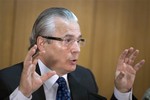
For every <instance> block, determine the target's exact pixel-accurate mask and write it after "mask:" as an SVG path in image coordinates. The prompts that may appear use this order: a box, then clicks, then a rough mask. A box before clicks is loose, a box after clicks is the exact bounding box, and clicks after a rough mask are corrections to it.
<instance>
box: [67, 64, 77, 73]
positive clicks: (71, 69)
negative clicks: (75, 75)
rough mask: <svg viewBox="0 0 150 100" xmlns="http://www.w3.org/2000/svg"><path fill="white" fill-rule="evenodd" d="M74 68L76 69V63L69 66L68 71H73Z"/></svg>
mask: <svg viewBox="0 0 150 100" xmlns="http://www.w3.org/2000/svg"><path fill="white" fill-rule="evenodd" d="M74 70H76V65H71V66H69V69H68V72H72V71H74Z"/></svg>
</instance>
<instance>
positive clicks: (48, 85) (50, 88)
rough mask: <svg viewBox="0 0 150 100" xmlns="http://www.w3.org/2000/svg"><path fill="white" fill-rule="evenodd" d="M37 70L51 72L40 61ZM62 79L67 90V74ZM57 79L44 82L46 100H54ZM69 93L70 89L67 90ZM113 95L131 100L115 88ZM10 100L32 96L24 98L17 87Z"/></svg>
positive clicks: (123, 99)
mask: <svg viewBox="0 0 150 100" xmlns="http://www.w3.org/2000/svg"><path fill="white" fill-rule="evenodd" d="M38 64H39V68H40V71H41V75H43V74H44V73H47V72H48V71H51V70H50V69H49V68H48V67H46V66H45V65H44V64H43V63H42V62H41V60H38ZM62 77H64V78H65V80H66V83H67V87H68V89H69V84H68V80H67V74H65V75H63V76H62ZM58 78H59V76H58V75H54V76H52V77H51V78H49V79H48V80H47V81H46V82H44V84H43V87H44V92H45V96H46V100H56V93H57V88H58V84H57V83H56V80H57V79H58ZM69 91H70V89H69ZM114 95H115V97H116V98H117V99H118V100H132V91H130V92H128V93H121V92H119V91H118V90H117V89H116V88H114ZM9 98H10V100H31V99H32V96H30V97H29V98H27V97H25V96H24V95H23V94H22V92H21V91H20V90H19V89H18V87H17V88H16V89H15V90H14V92H13V93H12V94H11V95H10V96H9Z"/></svg>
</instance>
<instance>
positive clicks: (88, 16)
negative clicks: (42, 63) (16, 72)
mask: <svg viewBox="0 0 150 100" xmlns="http://www.w3.org/2000/svg"><path fill="white" fill-rule="evenodd" d="M52 6H61V7H66V8H68V9H70V10H72V11H73V12H74V13H75V14H76V15H77V16H78V19H79V23H80V26H81V31H82V33H83V36H84V37H85V38H86V40H87V43H86V46H85V47H84V48H82V51H81V56H80V61H79V64H81V65H84V66H86V67H87V68H90V69H91V70H92V71H93V73H94V75H95V77H96V81H97V83H98V86H99V88H100V94H101V95H104V96H106V97H107V98H108V99H109V98H110V96H111V95H112V92H113V85H114V84H113V79H114V73H115V68H116V63H117V59H118V56H119V54H120V53H121V52H122V51H123V50H124V49H125V48H129V47H131V46H133V47H135V48H138V49H139V50H140V51H141V52H140V55H139V57H138V60H140V59H142V58H144V59H145V60H146V63H145V65H144V66H143V68H142V69H141V70H140V71H139V73H138V74H137V77H136V80H135V84H134V94H135V95H136V97H138V99H141V97H142V95H143V93H144V91H145V90H146V89H147V88H148V87H150V78H149V76H150V61H149V60H150V45H149V44H150V0H0V68H5V67H7V66H9V65H12V64H15V63H17V62H20V61H23V59H24V57H25V55H26V53H27V48H28V46H29V42H28V38H29V35H30V32H31V29H32V25H33V23H34V21H35V19H36V17H37V16H38V14H39V13H40V12H41V11H43V10H44V9H46V8H48V7H52ZM138 60H137V61H138Z"/></svg>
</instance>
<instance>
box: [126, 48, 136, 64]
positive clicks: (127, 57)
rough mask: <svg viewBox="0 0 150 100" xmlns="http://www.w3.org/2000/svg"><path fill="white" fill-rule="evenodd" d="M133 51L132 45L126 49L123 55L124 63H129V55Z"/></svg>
mask: <svg viewBox="0 0 150 100" xmlns="http://www.w3.org/2000/svg"><path fill="white" fill-rule="evenodd" d="M133 52H134V48H133V47H130V48H129V49H128V53H127V54H126V56H125V58H124V59H125V60H124V62H125V63H129V57H130V55H131V54H132V53H133Z"/></svg>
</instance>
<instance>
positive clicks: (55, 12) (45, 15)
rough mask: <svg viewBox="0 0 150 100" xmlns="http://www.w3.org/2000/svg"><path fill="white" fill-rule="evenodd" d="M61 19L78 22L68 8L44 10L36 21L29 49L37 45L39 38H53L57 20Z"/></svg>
mask: <svg viewBox="0 0 150 100" xmlns="http://www.w3.org/2000/svg"><path fill="white" fill-rule="evenodd" d="M56 17H60V18H63V19H64V20H66V21H76V22H77V21H78V19H77V17H76V16H75V14H74V13H73V12H71V11H70V10H68V9H66V8H57V7H53V8H48V9H46V10H44V11H43V12H42V13H41V14H40V15H39V16H38V18H37V19H36V21H35V23H34V25H33V28H32V33H31V36H30V47H29V49H30V48H31V47H32V46H34V45H35V44H36V41H37V37H38V36H40V35H41V36H43V35H47V34H48V35H49V36H51V35H52V34H53V33H54V32H55V30H56V29H55V26H56V25H55V18H56Z"/></svg>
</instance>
